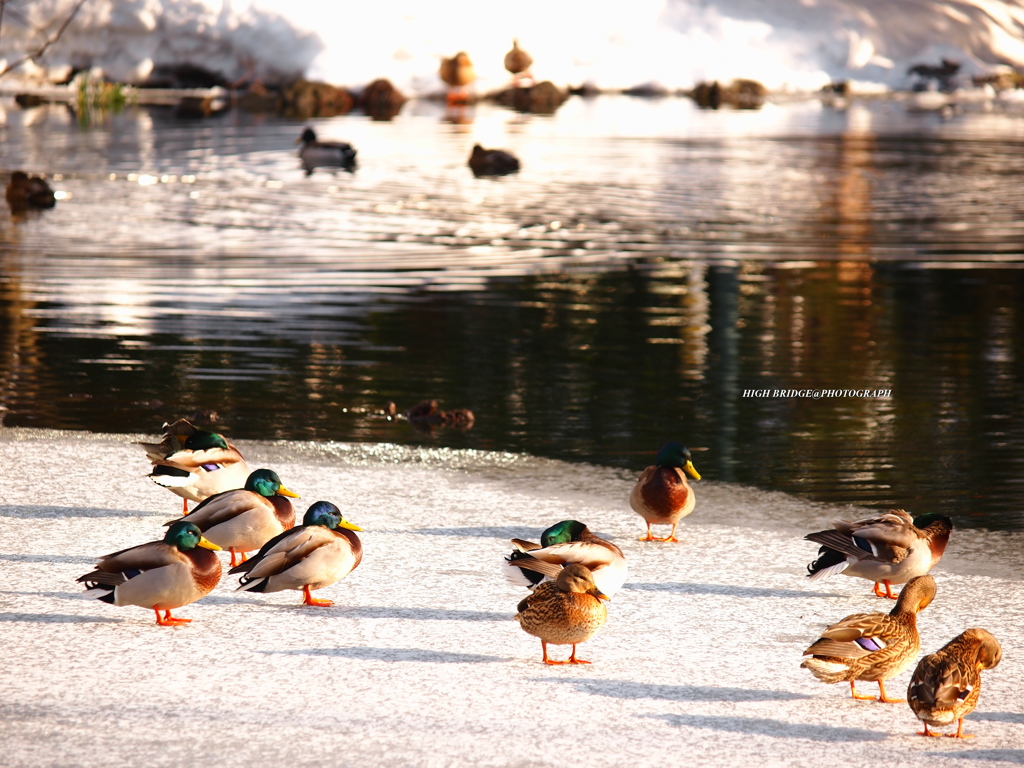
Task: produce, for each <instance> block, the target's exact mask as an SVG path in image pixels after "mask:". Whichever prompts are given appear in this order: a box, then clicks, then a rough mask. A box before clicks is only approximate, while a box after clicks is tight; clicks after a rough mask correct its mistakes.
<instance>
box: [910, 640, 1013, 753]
mask: <svg viewBox="0 0 1024 768" xmlns="http://www.w3.org/2000/svg"><path fill="white" fill-rule="evenodd" d="M1002 658H1003V649H1002V647H1001V646H1000V645H999V641H998V640H996V639H995V638H994V637H993V636H992V635H991V634H990V633H989V632H987V631H985V630H984V629H979V628H973V629H968V630H967V631H966V632H963V633H961V634H959V635H957V636H956V637H954V638H953V639H952V640H950V641H949V642H948V643H946V644H945V645H944V646H943V647H942V648H940V649H939V650H938V651H936V652H935V653H930V654H928V655H927V656H925V657H924V658H923V659H921V661H920V662H918V665H917V669H916V670H914V675H913V677H911V678H910V685H909V686H907V703H908V704H909V705H910V708H911V709H912V710H913V711H914V714H915V715H917V718H918V720H921V721H922V722H923V723H924V730H923V731H918V732H917V733H918V735H919V736H942V735H943V734H941V733H932V732H931V731H929V730H928V726H929V725H933V726H936V727H938V726H944V725H952V724H953V721H954V720H955V721H956V724H957V727H956V733H949V734H946V735H947V736H949V737H950V738H954V739H969V738H972V737H971V736H970V735H969V734H965V733H964V718H965V717H967V715H969V714H971V712H973V711H974V708H975V707H976V706H977V705H978V698H979V697H980V696H981V670H983V669H994V668H995V667H996V666H997V665H998V664H999V662H1000V661H1001V660H1002Z"/></svg>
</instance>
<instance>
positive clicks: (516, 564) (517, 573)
mask: <svg viewBox="0 0 1024 768" xmlns="http://www.w3.org/2000/svg"><path fill="white" fill-rule="evenodd" d="M525 561H530V564H531V565H532V563H540V561H539V560H537V558H535V557H531V556H530V555H527V554H526V553H524V552H513V553H512V554H511V555H509V556H508V557H506V558H505V565H504V566H503V567H502V569H501V571H502V575H504V577H505V580H506V581H507V582H508V583H509V584H513V585H515V586H517V587H526V588H527V589H533V588H534V587H536V586H537V585H538V584H540V583H541V582H542V581H544V577H545V575H547V574H545V573H544V572H542V571H539V570H537V569H535V568H531V567H529V566H528V565H527V564H526V562H525ZM541 565H542V566H543V567H545V568H549V567H550V568H553V569H554V570H555V576H557V575H558V571H559V570H561V568H562V566H560V565H555V564H553V563H541ZM552 578H553V577H552Z"/></svg>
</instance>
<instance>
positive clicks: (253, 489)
mask: <svg viewBox="0 0 1024 768" xmlns="http://www.w3.org/2000/svg"><path fill="white" fill-rule="evenodd" d="M288 497H290V498H293V499H297V498H299V495H298V494H297V493H293V492H292V491H289V490H288V489H287V488H285V487H284V485H283V484H282V483H281V478H280V477H279V476H278V474H277V473H276V472H274V471H273V470H272V469H257V470H256V471H254V472H253V473H252V474H250V475H249V477H248V479H246V481H245V487H244V488H239V489H236V490H233V491H225V492H224V493H218V494H215V495H213V496H210V497H209V498H207V499H206V500H205V501H203V502H202V503H201V504H200V505H199V506H198V507H196V508H195V509H193V510H192V511H191V512H189V513H188V514H187V515H185V516H184V517H183V518H181V519H182V520H187V521H188V522H190V523H193V524H194V525H196V526H197V527H198V528H199V530H200V531H202V532H203V535H204V536H206V538H208V539H209V540H210V541H212V542H213V543H214V544H216V545H217V546H219V547H220V548H221V549H226V550H228V551H229V552H230V553H231V565H232V566H235V565H238V562H239V561H236V557H237V556H241V562H244V561H245V559H246V553H247V552H251V551H253V550H254V549H260V548H261V547H262V546H263V545H264V544H266V543H267V542H268V541H270V540H271V539H272V538H274V537H275V536H277V535H278V534H281V533H283V532H284V531H287V530H289V529H291V528H293V527H294V526H295V508H294V507H293V506H292V503H291V502H290V501H289V500H288ZM173 522H174V521H171V522H170V523H167V525H173Z"/></svg>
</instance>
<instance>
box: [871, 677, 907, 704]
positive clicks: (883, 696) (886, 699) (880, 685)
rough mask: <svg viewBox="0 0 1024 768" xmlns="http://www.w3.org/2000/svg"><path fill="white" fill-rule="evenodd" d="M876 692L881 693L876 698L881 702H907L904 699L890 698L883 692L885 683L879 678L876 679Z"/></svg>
mask: <svg viewBox="0 0 1024 768" xmlns="http://www.w3.org/2000/svg"><path fill="white" fill-rule="evenodd" d="M878 692H879V693H880V694H881V696H879V697H878V700H879V701H880V702H882V703H883V704H905V703H906V702H907V700H906V699H890V698H889V696H888V694H886V692H885V683H883V682H882V681H881V680H879V681H878Z"/></svg>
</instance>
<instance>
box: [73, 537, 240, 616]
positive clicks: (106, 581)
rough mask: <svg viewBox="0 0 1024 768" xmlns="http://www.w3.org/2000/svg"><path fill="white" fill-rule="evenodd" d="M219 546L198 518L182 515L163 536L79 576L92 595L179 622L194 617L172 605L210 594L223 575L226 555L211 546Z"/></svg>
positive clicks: (113, 556)
mask: <svg viewBox="0 0 1024 768" xmlns="http://www.w3.org/2000/svg"><path fill="white" fill-rule="evenodd" d="M217 549H220V547H218V546H217V545H216V544H213V543H211V542H209V541H207V540H206V539H205V538H203V535H202V533H201V532H200V530H199V529H198V528H197V527H196V526H194V525H192V523H189V522H186V521H184V520H177V521H175V522H174V523H172V524H171V527H170V528H168V529H167V533H166V534H165V535H164V539H163V541H151V542H149V543H148V544H140V545H139V546H137V547H131V548H129V549H122V550H121V551H120V552H113V553H111V554H109V555H105V556H104V557H103V558H102V559H101V560H100V561H99V562H98V563H97V564H96V570H95V571H92V572H90V573H87V574H85V575H84V576H80V577H79V578H78V581H79V582H80V583H84V584H85V586H86V592H85V593H86V594H87V595H88V596H90V597H95V598H96V599H97V600H102V601H103V602H105V603H110V604H111V605H137V606H140V607H142V608H149V609H150V610H152V611H154V612H155V613H156V623H157V624H159V625H160V626H162V627H174V626H177V625H179V624H187V623H188V622H190V621H192V619H182V618H179V617H176V616H172V615H171V611H173V610H174V609H175V608H181V607H182V606H185V605H189V604H190V603H194V602H195V601H196V600H198V599H200V598H201V597H205V596H206V595H208V594H210V592H212V591H213V588H214V587H216V586H217V583H218V582H219V581H220V575H221V566H220V560H219V559H218V558H217V556H216V555H215V554H214V553H213V552H212V551H211V550H217ZM161 611H163V616H161V615H160V612H161Z"/></svg>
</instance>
